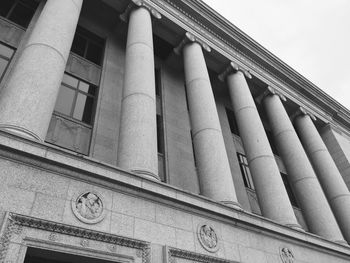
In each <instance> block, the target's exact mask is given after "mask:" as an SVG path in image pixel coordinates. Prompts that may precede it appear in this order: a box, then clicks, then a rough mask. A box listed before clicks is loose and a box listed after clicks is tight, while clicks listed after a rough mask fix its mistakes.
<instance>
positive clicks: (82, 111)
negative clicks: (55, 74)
mask: <svg viewBox="0 0 350 263" xmlns="http://www.w3.org/2000/svg"><path fill="white" fill-rule="evenodd" d="M96 89H97V87H96V86H94V85H92V84H89V83H87V82H84V81H82V80H79V79H77V78H75V77H73V76H71V75H68V74H64V76H63V80H62V83H61V88H60V91H59V93H58V97H57V100H56V106H55V112H58V113H61V114H63V115H66V116H68V117H71V118H73V119H75V120H78V121H81V122H83V123H86V124H90V125H91V123H92V119H93V118H92V116H93V111H94V104H95V95H96Z"/></svg>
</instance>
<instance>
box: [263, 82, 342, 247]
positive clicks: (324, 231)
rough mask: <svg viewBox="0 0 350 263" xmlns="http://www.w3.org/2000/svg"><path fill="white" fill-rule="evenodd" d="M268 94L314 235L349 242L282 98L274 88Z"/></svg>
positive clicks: (283, 153)
mask: <svg viewBox="0 0 350 263" xmlns="http://www.w3.org/2000/svg"><path fill="white" fill-rule="evenodd" d="M268 93H269V94H266V95H267V96H266V97H265V98H264V99H263V105H264V108H265V110H266V114H267V117H268V119H269V123H270V125H271V129H272V133H273V135H274V139H275V142H276V145H277V150H278V153H279V154H280V157H281V158H282V160H283V163H284V165H285V167H286V170H287V173H288V181H289V182H290V184H291V186H292V188H293V191H294V193H295V196H296V198H297V199H298V203H299V204H300V207H301V210H302V212H303V215H304V217H305V220H306V222H307V225H308V227H309V229H310V232H312V233H314V234H317V235H319V236H323V237H325V238H328V239H330V240H333V241H336V242H345V241H344V239H343V236H342V234H341V232H340V229H339V227H338V224H337V222H336V220H335V218H334V215H333V213H332V211H331V208H330V207H329V204H328V201H327V199H326V197H325V195H324V193H323V191H322V188H321V185H320V183H319V182H318V180H317V177H316V175H315V172H314V170H313V169H312V166H311V164H310V162H309V159H308V158H307V155H306V153H305V151H304V149H303V146H302V145H301V142H300V140H299V138H298V135H297V134H296V132H295V130H294V128H293V125H292V123H291V121H290V119H289V116H288V114H287V112H286V110H285V109H284V107H283V104H282V102H281V100H280V97H279V95H277V94H276V92H275V91H274V90H273V89H271V88H269V91H268ZM274 94H275V95H274ZM282 98H284V97H283V96H282Z"/></svg>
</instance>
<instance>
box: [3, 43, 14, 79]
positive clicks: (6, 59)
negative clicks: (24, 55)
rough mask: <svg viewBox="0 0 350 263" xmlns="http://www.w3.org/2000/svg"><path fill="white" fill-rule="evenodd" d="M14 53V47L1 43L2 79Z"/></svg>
mask: <svg viewBox="0 0 350 263" xmlns="http://www.w3.org/2000/svg"><path fill="white" fill-rule="evenodd" d="M14 53H15V50H14V49H13V48H10V47H8V46H6V45H3V44H1V43H0V81H1V80H2V77H3V76H4V74H5V71H6V69H7V66H8V65H9V63H10V61H11V58H12V56H13V54H14Z"/></svg>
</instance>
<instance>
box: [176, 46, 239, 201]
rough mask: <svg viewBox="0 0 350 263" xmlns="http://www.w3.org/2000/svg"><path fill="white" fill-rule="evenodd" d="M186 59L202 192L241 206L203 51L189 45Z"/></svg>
mask: <svg viewBox="0 0 350 263" xmlns="http://www.w3.org/2000/svg"><path fill="white" fill-rule="evenodd" d="M183 56H184V68H185V78H186V92H187V98H188V106H189V112H190V118H191V124H192V135H193V144H194V151H195V156H196V163H197V168H198V173H199V179H200V186H201V192H202V194H203V195H204V196H207V197H210V198H212V199H215V200H217V201H220V202H222V203H225V204H228V205H231V206H238V203H237V197H236V192H235V188H234V184H233V179H232V175H231V170H230V166H229V162H228V158H227V153H226V149H225V145H224V139H223V136H222V132H221V126H220V122H219V117H218V113H217V109H216V105H215V99H214V95H213V91H212V88H211V84H210V80H209V75H208V71H207V68H206V64H205V60H204V56H203V52H202V48H201V46H200V45H199V44H198V43H190V44H187V45H186V46H185V47H184V49H183Z"/></svg>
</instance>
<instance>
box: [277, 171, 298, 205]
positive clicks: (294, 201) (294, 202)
mask: <svg viewBox="0 0 350 263" xmlns="http://www.w3.org/2000/svg"><path fill="white" fill-rule="evenodd" d="M287 176H288V175H286V174H284V173H281V177H282V180H283V183H284V187H285V188H286V190H287V194H288V197H289V200H290V202H291V204H292V206H295V207H299V205H298V202H297V199H296V198H295V195H294V193H293V190H292V187H291V186H290V184H289V181H288V178H287Z"/></svg>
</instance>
